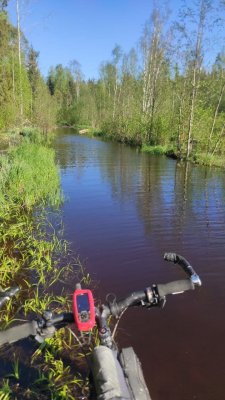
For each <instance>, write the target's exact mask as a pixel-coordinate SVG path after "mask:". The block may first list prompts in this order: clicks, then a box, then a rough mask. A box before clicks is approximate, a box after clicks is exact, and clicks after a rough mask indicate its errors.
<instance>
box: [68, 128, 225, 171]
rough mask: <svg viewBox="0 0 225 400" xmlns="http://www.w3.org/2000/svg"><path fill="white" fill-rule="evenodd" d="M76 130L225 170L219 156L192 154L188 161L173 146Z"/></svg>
mask: <svg viewBox="0 0 225 400" xmlns="http://www.w3.org/2000/svg"><path fill="white" fill-rule="evenodd" d="M75 129H77V130H78V132H79V133H80V134H81V135H82V134H83V135H87V136H89V137H102V138H104V139H108V140H113V141H117V142H119V143H125V144H128V145H132V146H136V147H138V148H140V149H141V151H142V152H144V153H148V154H154V155H165V156H167V157H170V158H174V159H182V160H184V161H191V162H193V163H194V164H200V165H205V166H208V167H220V168H225V158H224V157H223V156H219V155H208V154H206V153H198V152H196V153H192V154H191V156H190V157H189V158H188V159H186V158H184V157H183V158H182V157H181V156H180V154H179V153H178V152H177V151H176V149H175V148H173V147H172V146H166V145H164V146H162V145H155V146H151V145H149V144H146V143H141V141H138V140H135V141H134V140H133V139H130V138H129V137H125V136H124V135H123V136H118V135H112V134H109V133H107V132H104V131H102V130H100V129H99V130H98V129H95V128H91V127H88V126H82V125H80V126H76V127H75Z"/></svg>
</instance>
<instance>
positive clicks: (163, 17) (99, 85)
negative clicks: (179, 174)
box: [0, 0, 225, 167]
mask: <svg viewBox="0 0 225 400" xmlns="http://www.w3.org/2000/svg"><path fill="white" fill-rule="evenodd" d="M17 4H18V5H19V4H20V2H19V0H17ZM0 6H1V8H2V11H1V12H0V32H1V41H0V94H1V95H0V130H11V129H12V127H14V126H17V127H18V126H19V127H20V129H21V128H23V126H24V125H27V124H28V125H36V126H39V127H40V129H41V131H42V132H45V133H47V132H48V130H49V129H50V128H51V126H53V125H54V124H58V125H59V124H60V125H68V126H78V125H80V126H88V128H89V129H90V128H91V129H92V130H94V131H95V132H98V134H101V135H104V136H107V137H109V138H111V139H115V140H119V141H121V142H126V143H130V144H134V145H138V146H140V147H142V149H143V150H144V151H145V150H147V151H149V152H155V153H157V154H158V153H166V154H168V155H172V156H173V157H178V158H182V159H188V160H192V161H194V162H201V163H203V164H207V165H215V164H216V165H220V166H223V167H224V152H225V124H224V116H225V53H224V43H223V37H224V24H223V21H222V19H221V15H220V14H221V13H220V14H218V13H219V11H220V10H221V7H225V3H224V2H223V1H219V0H215V1H214V2H211V1H209V0H197V1H196V2H194V4H193V5H191V6H190V5H189V6H188V7H182V9H181V10H180V13H178V15H179V16H178V17H177V20H176V21H173V20H172V17H170V15H169V13H166V12H164V10H162V9H159V8H155V9H153V11H152V14H151V16H150V18H149V19H148V20H147V22H146V24H145V26H144V29H143V34H142V36H141V37H140V40H139V42H138V45H137V46H136V47H133V48H132V49H131V50H130V51H129V52H128V53H125V52H124V51H123V50H122V48H121V47H120V46H119V45H116V46H115V47H114V49H113V51H112V57H111V59H109V60H108V61H104V62H102V63H101V65H100V73H99V77H98V78H96V79H89V80H85V79H84V77H83V74H82V70H81V66H80V64H79V62H78V61H76V60H72V61H71V62H70V63H69V65H68V66H66V67H65V66H63V65H61V64H59V65H57V66H55V67H51V68H50V70H49V74H48V76H47V79H46V80H44V79H43V78H42V76H41V74H40V71H39V68H38V52H36V51H35V50H34V49H33V48H32V47H31V46H29V44H28V42H27V40H26V39H25V37H24V35H23V34H22V32H21V29H20V19H19V18H18V19H17V20H18V23H17V29H16V28H15V27H13V26H12V25H11V24H10V22H9V20H8V16H7V0H1V1H0ZM18 9H19V8H18ZM215 38H216V42H217V49H218V51H217V55H216V56H212V55H211V53H210V51H209V49H210V45H211V47H213V45H212V44H213V43H214V42H215ZM213 57H214V58H213Z"/></svg>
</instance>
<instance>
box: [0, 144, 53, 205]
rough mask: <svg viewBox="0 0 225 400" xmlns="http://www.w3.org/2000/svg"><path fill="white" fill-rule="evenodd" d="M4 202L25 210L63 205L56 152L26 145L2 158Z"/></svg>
mask: <svg viewBox="0 0 225 400" xmlns="http://www.w3.org/2000/svg"><path fill="white" fill-rule="evenodd" d="M0 166H1V175H0V188H1V195H0V196H1V197H0V199H1V201H2V202H3V203H4V202H5V201H8V200H9V199H10V200H11V201H12V202H13V203H14V204H19V205H20V207H21V208H25V209H30V208H31V207H33V206H34V205H36V204H48V203H50V204H54V205H57V204H59V203H60V200H61V197H60V191H59V173H58V170H57V168H56V166H55V161H54V152H53V151H52V150H51V149H49V148H46V147H44V146H40V145H38V144H34V143H32V144H31V143H22V144H21V145H20V146H19V147H17V148H15V149H13V150H11V151H10V153H9V154H8V155H7V156H2V157H1V159H0Z"/></svg>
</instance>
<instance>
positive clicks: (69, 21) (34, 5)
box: [8, 0, 217, 78]
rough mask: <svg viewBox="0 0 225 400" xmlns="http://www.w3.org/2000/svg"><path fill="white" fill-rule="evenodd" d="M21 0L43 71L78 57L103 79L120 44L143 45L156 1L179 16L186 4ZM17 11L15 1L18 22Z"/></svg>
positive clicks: (174, 0) (173, 0)
mask: <svg viewBox="0 0 225 400" xmlns="http://www.w3.org/2000/svg"><path fill="white" fill-rule="evenodd" d="M19 1H20V4H21V6H20V8H21V29H22V31H23V32H24V34H25V36H26V38H27V39H28V41H29V43H30V44H32V45H33V47H34V49H35V50H37V51H39V52H40V55H39V67H40V69H41V72H42V74H43V75H44V76H46V75H47V73H48V70H49V68H50V67H51V66H55V65H57V64H63V65H64V66H67V65H69V62H70V61H71V60H74V59H75V60H77V61H79V62H80V64H81V68H82V71H83V73H84V75H85V78H97V76H98V71H99V66H100V63H101V62H102V61H106V60H109V59H110V57H111V52H112V49H113V47H114V46H115V44H119V45H120V46H121V47H122V49H123V50H124V51H125V52H128V51H129V50H130V49H131V48H132V47H135V46H136V45H137V43H138V40H139V38H140V36H141V34H142V31H143V27H144V24H145V22H146V20H147V19H148V18H149V16H150V14H151V10H152V8H153V5H154V4H157V6H162V8H165V4H168V6H169V8H170V10H171V11H172V16H174V17H175V16H176V15H177V13H178V10H179V9H180V7H181V4H182V0H169V1H168V2H165V1H164V0H158V1H155V2H154V0H19ZM191 1H192V0H191ZM213 1H217V0H213ZM189 2H190V0H189ZM189 2H188V3H189ZM15 10H16V5H15V0H10V1H9V7H8V11H9V15H10V19H11V21H12V22H13V23H14V24H15V23H16V16H15Z"/></svg>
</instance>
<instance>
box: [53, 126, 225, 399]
mask: <svg viewBox="0 0 225 400" xmlns="http://www.w3.org/2000/svg"><path fill="white" fill-rule="evenodd" d="M55 148H56V151H57V157H58V162H59V165H60V168H61V173H62V185H63V189H64V192H65V195H66V197H67V198H68V200H67V201H66V203H65V204H64V207H63V214H64V222H65V228H66V229H65V234H66V236H67V239H68V240H69V241H70V242H71V243H72V246H73V249H74V250H75V251H76V252H78V253H79V254H80V255H81V257H82V258H83V259H84V258H87V261H86V263H87V267H88V270H89V272H90V273H91V275H92V276H93V277H94V278H95V279H97V280H99V281H100V282H101V284H100V289H99V293H98V294H96V295H101V296H103V295H105V294H106V293H107V292H111V291H116V293H118V294H119V295H122V294H124V293H127V292H129V291H131V290H134V289H138V288H141V287H145V286H146V285H147V284H150V283H151V282H159V281H162V282H165V281H168V280H173V279H179V278H182V277H183V274H182V272H180V271H178V270H177V269H176V268H175V267H170V266H168V265H167V264H166V265H165V263H164V262H163V260H162V257H161V256H162V254H163V252H164V251H168V250H172V251H176V252H178V253H181V254H184V255H185V256H186V257H187V258H190V260H191V261H192V262H193V265H194V266H195V267H196V269H197V271H198V272H199V273H200V275H201V277H202V279H203V283H204V286H203V288H202V290H201V291H200V292H198V293H197V292H196V293H193V294H191V295H189V294H187V295H183V297H182V299H181V300H180V299H179V300H177V298H176V299H174V298H172V299H169V302H168V306H167V309H166V312H162V313H160V312H159V313H157V312H155V313H154V312H152V313H151V316H148V319H146V314H144V313H140V312H138V313H137V312H136V311H132V313H130V314H129V315H128V316H127V317H125V320H124V321H125V322H124V323H123V324H122V327H123V328H125V323H126V332H129V333H130V336H129V337H128V334H125V333H124V331H123V335H120V340H121V342H123V343H124V344H125V345H134V346H135V348H136V349H137V351H138V353H139V355H140V357H141V359H142V362H143V365H144V369H145V372H146V374H147V376H146V377H147V381H148V382H149V384H150V387H151V388H152V390H151V393H152V397H153V399H154V400H157V399H158V400H162V399H167V400H170V399H171V400H172V399H173V400H181V399H182V400H190V399H192V398H193V399H194V398H195V399H197V400H203V399H204V400H217V399H218V398H223V396H224V395H223V390H222V389H221V382H222V380H223V377H224V374H225V367H224V357H225V346H224V345H223V337H224V334H225V322H224V318H223V314H224V302H225V291H224V285H225V271H224V267H225V176H224V172H223V171H222V170H219V169H209V168H206V167H200V166H195V165H192V164H189V163H181V162H176V161H174V160H170V159H167V158H166V157H157V156H149V155H148V154H142V153H140V152H138V151H137V150H136V149H133V148H129V147H127V146H124V145H121V144H117V143H107V142H104V141H101V140H96V139H89V138H86V137H82V136H77V135H75V134H74V133H73V131H70V130H67V131H61V133H60V132H59V133H58V135H57V136H56V139H55ZM148 315H149V314H148ZM147 321H148V322H147ZM181 321H182V322H181ZM137 327H138V329H137ZM140 338H141V343H140ZM150 338H151V341H152V343H153V345H152V346H150V345H149V340H150ZM212 342H213V351H212V348H211V346H212ZM160 350H161V353H160ZM160 354H161V355H160ZM212 358H213V359H214V360H216V365H217V368H215V367H213V366H212V363H210V362H208V360H211V359H212ZM149 360H154V370H152V369H151V370H150V369H149ZM171 360H172V364H173V368H171ZM150 364H151V363H150ZM157 371H160V374H159V373H158V372H157ZM174 380H176V382H179V384H176V385H174Z"/></svg>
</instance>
